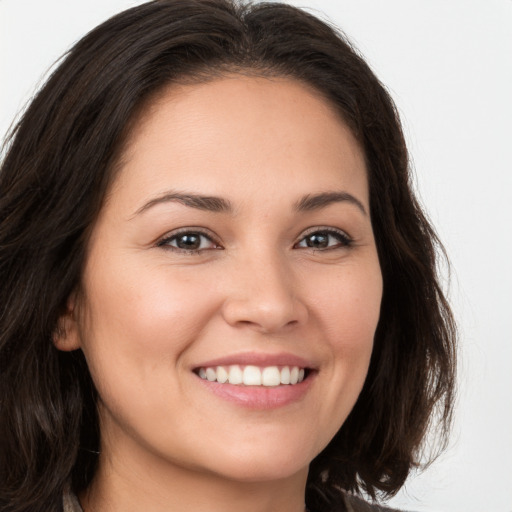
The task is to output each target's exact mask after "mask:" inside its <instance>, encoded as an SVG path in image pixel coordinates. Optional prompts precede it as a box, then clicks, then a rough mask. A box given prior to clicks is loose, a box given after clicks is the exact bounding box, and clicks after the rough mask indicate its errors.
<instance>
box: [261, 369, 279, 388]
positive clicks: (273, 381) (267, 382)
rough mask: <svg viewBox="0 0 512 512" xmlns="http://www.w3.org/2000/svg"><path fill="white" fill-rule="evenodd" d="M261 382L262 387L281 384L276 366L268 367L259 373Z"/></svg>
mask: <svg viewBox="0 0 512 512" xmlns="http://www.w3.org/2000/svg"><path fill="white" fill-rule="evenodd" d="M261 382H262V384H263V385H264V386H279V384H281V372H280V371H279V368H278V367H277V366H268V367H267V368H263V371H262V372H261Z"/></svg>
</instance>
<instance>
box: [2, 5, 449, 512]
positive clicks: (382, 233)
mask: <svg viewBox="0 0 512 512" xmlns="http://www.w3.org/2000/svg"><path fill="white" fill-rule="evenodd" d="M0 194H1V196H0V219H1V224H0V248H1V249H0V251H1V252H0V258H1V259H0V261H1V264H0V272H1V276H0V280H1V282H2V292H1V293H2V295H1V303H2V304H3V306H2V316H1V322H2V323H1V327H2V328H1V329H0V332H1V334H0V351H1V352H0V353H1V359H0V365H1V367H0V369H1V377H0V379H1V381H0V382H1V388H0V391H1V395H0V396H1V397H2V402H1V412H0V414H1V418H2V419H1V428H2V435H1V439H2V446H1V450H2V452H1V454H0V460H1V461H2V462H1V477H0V481H1V486H2V487H1V492H0V505H1V508H2V510H5V511H10V512H14V511H28V510H30V511H37V510H41V511H47V510H62V508H63V507H64V509H65V510H72V511H76V510H81V509H83V510H84V511H85V512H89V511H98V512H101V511H104V510H105V511H106V510H109V511H110V510H112V511H114V510H123V511H124V510H144V509H145V510H151V511H160V510H180V511H182V510H190V511H196V510H208V511H213V512H214V511H216V510H223V511H226V510H227V511H229V510H234V509H235V508H236V509H237V510H239V509H243V510H245V511H254V512H257V511H263V510H265V511H268V510H276V511H277V510H278V511H282V512H299V511H300V512H302V511H303V510H305V507H307V510H310V511H311V512H320V511H324V510H336V511H343V510H366V509H367V507H368V505H366V504H364V502H362V501H360V500H359V499H358V498H356V497H355V495H357V494H362V493H363V494H366V495H367V496H369V497H370V498H373V499H375V498H376V497H377V496H379V495H381V496H384V497H385V496H391V495H393V494H394V493H395V492H396V491H397V490H398V489H399V488H400V487H401V485H402V484H403V483H404V481H405V479H406V477H407V475H408V473H409V471H410V470H411V469H412V468H413V467H415V466H417V465H418V460H419V454H420V451H421V449H422V447H423V439H424V436H425V433H426V431H427V428H428V426H429V425H430V422H431V419H432V417H433V415H434V413H437V418H438V419H439V420H440V429H441V437H442V438H443V435H445V434H446V432H447V429H448V426H449V420H450V413H451V405H452V396H453V380H454V339H455V335H454V326H453V321H452V317H451V313H450V310H449V307H448V305H447V303H446V300H445V298H444V296H443V294H442V291H441V289H440V286H439V284H438V280H437V275H436V247H437V246H438V241H437V238H436V236H435V233H434V231H433V229H432V228H431V226H430V225H429V223H428V222H427V220H426V219H425V217H424V214H423V213H422V211H421V209H420V208H419V206H418V204H417V202H416V200H415V198H414V195H413V193H412V191H411V189H410V185H409V171H408V160H407V152H406V148H405V144H404V140H403V136H402V132H401V128H400V123H399V120H398V117H397V114H396V111H395V109H394V106H393V103H392V101H391V99H390V98H389V96H388V95H387V93H386V91H385V90H384V88H383V87H382V86H381V84H380V83H379V82H378V80H377V78H376V77H375V76H374V75H373V73H372V72H371V71H370V69H369V68H368V66H367V65H366V64H365V63H364V61H363V60H362V59H361V58H360V57H359V56H358V54H357V53H356V52H355V51H354V50H353V49H352V48H351V46H350V45H349V43H347V42H346V41H345V40H344V39H343V38H342V37H341V36H340V35H339V34H338V33H336V32H335V31H334V30H333V29H332V28H331V27H328V26H327V25H326V24H324V23H323V22H321V21H319V20H317V19H316V18H314V17H312V16H310V15H308V14H306V13H304V12H302V11H300V10H298V9H295V8H293V7H290V6H286V5H282V4H259V5H254V6H250V5H239V4H236V3H232V2H231V1H229V0H163V1H162V0H161V1H155V2H149V3H146V4H143V5H141V6H139V7H135V8H133V9H130V10H128V11H126V12H124V13H121V14H119V15H118V16H116V17H114V18H112V19H111V20H108V21H107V22H105V23H104V24H103V25H101V26H99V27H98V28H96V29H95V30H93V31H92V32H91V33H90V34H88V35H87V36H86V37H84V38H83V39H82V40H81V41H80V42H78V43H77V45H76V46H75V47H74V48H73V49H72V50H71V51H70V52H69V54H68V55H67V56H66V58H65V59H64V61H63V62H62V64H61V65H60V67H59V68H58V69H57V70H56V71H55V73H54V74H53V75H52V77H51V78H50V79H49V81H48V83H47V84H46V86H45V87H44V88H43V89H42V90H41V91H40V92H39V94H38V95H37V96H36V98H35V99H34V100H33V102H32V104H31V105H30V107H29V108H28V109H27V111H26V113H25V114H24V116H23V118H22V120H21V122H20V123H19V125H18V126H17V127H16V128H15V130H14V132H13V134H12V137H11V139H10V141H9V145H8V150H7V153H6V156H5V158H4V161H3V163H2V170H1V174H0ZM374 507H377V506H376V505H375V506H374ZM371 509H372V510H373V508H371ZM375 509H376V510H377V508H375Z"/></svg>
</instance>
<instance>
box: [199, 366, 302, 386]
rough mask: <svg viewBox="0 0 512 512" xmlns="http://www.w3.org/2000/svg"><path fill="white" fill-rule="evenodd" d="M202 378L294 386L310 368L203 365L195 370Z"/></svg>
mask: <svg viewBox="0 0 512 512" xmlns="http://www.w3.org/2000/svg"><path fill="white" fill-rule="evenodd" d="M195 373H196V375H198V376H199V377H200V378H201V379H203V380H207V381H210V382H218V383H220V384H231V385H235V386H263V387H277V386H284V385H290V386H294V385H295V384H299V383H300V382H302V381H303V380H304V379H306V378H307V377H308V375H309V373H310V370H309V369H308V368H301V367H299V366H264V367H259V366H254V365H246V366H242V365H238V364H233V365H229V366H214V367H201V368H198V369H197V370H195Z"/></svg>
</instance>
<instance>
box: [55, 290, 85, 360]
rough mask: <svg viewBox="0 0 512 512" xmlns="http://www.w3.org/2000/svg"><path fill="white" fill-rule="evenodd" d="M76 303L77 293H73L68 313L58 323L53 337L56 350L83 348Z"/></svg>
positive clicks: (67, 309)
mask: <svg viewBox="0 0 512 512" xmlns="http://www.w3.org/2000/svg"><path fill="white" fill-rule="evenodd" d="M76 303H77V297H76V293H75V292H73V293H72V294H71V295H70V296H69V299H68V301H67V303H66V311H65V312H64V313H63V314H62V315H61V316H60V317H59V320H58V321H57V327H56V329H55V331H54V332H53V336H52V337H53V344H54V345H55V348H57V349H58V350H63V351H64V352H70V351H72V350H77V349H79V348H80V346H81V343H80V332H79V329H78V321H77V308H76Z"/></svg>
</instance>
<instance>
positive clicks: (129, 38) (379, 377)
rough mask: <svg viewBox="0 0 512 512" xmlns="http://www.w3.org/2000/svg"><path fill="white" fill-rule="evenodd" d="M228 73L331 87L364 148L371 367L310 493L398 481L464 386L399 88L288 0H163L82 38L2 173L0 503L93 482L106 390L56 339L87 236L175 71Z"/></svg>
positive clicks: (21, 129)
mask: <svg viewBox="0 0 512 512" xmlns="http://www.w3.org/2000/svg"><path fill="white" fill-rule="evenodd" d="M226 72H231V73H232V72H238V73H253V74H257V75H260V76H286V77H291V78H294V79H296V80H299V81H302V82H304V83H306V84H308V85H309V86H311V87H313V88H314V89H315V90H317V91H318V92H320V93H321V94H322V95H323V96H324V97H325V98H326V99H327V100H328V101H329V102H330V103H331V104H332V105H333V108H335V109H336V110H337V111H338V112H339V113H340V115H341V116H342V117H343V119H344V120H345V122H346V123H347V124H348V126H349V127H350V128H351V129H352V131H353V133H354V135H355V136H356V138H357V140H358V141H359V142H360V144H361V146H362V148H363V149H364V153H365V156H366V162H367V169H368V179H369V186H370V208H371V217H372V224H373V229H374V232H375V237H376V243H377V249H378V253H379V259H380V265H381V269H382V274H383V279H384V295H383V301H382V310H381V316H380V320H379V325H378V328H377V333H376V337H375V348H374V352H373V355H372V360H371V364H370V369H369V373H368V377H367V380H366V383H365V386H364V389H363V391H362V393H361V395H360V397H359V399H358V401H357V403H356V405H355V407H354V409H353V411H352V412H351V414H350V416H349V417H348V419H347V420H346V421H345V423H344V424H343V426H342V427H341V429H340V431H339V432H338V433H337V435H336V436H335V438H334V439H333V440H332V442H331V443H330V444H329V446H328V447H327V448H326V449H325V450H324V451H323V452H322V453H320V454H319V455H318V457H317V458H316V459H315V460H314V461H313V462H312V464H311V467H310V473H309V479H308V487H307V496H306V500H307V503H308V505H309V506H310V507H311V508H312V509H315V510H322V509H323V507H324V506H325V501H326V500H328V499H329V496H333V495H335V494H336V493H337V492H338V491H339V489H345V490H348V491H353V492H356V493H358V492H362V491H365V492H367V493H369V494H370V495H371V496H373V497H375V496H376V495H377V494H378V493H383V494H385V495H392V494H394V493H395V492H396V491H397V490H398V489H399V488H400V487H401V485H402V484H403V483H404V481H405V479H406V477H407V475H408V473H409V472H410V470H411V468H413V467H415V466H417V465H418V463H419V457H420V454H421V449H422V446H423V440H424V437H425V433H426V432H427V429H428V427H429V425H430V423H431V421H432V419H433V418H435V419H436V420H437V422H438V423H437V424H438V425H439V431H440V434H441V437H440V439H441V444H442V441H443V440H444V439H445V436H446V433H447V431H448V427H449V423H450V417H451V411H452V402H453V392H454V391H453V389H454V368H455V327H454V322H453V319H452V315H451V312H450V309H449V306H448V304H447V301H446V299H445V297H444V295H443V292H442V290H441V287H440V284H439V279H438V276H437V264H438V254H439V249H440V244H439V241H438V239H437V237H436V235H435V232H434V230H433V228H432V227H431V225H430V224H429V222H428V220H427V219H426V217H425V215H424V213H423V212H422V209H421V208H420V206H419V205H418V202H417V201H416V199H415V197H414V194H413V192H412V190H411V183H410V179H411V178H410V170H409V162H408V155H407V150H406V146H405V142H404V137H403V134H402V130H401V126H400V121H399V119H398V115H397V112H396V109H395V107H394V105H393V102H392V100H391V98H390V97H389V95H388V93H387V92H386V90H385V88H384V87H383V86H382V85H381V84H380V82H379V81H378V79H377V78H376V77H375V75H374V74H373V73H372V71H371V70H370V68H369V67H368V65H367V64H366V63H365V62H364V60H363V59H362V58H361V56H360V55H359V54H358V53H357V51H356V50H355V49H354V48H353V47H352V46H351V45H350V43H349V42H348V41H347V39H346V38H345V37H344V36H343V35H342V34H341V33H339V32H337V31H336V30H335V29H333V28H332V27H330V26H328V25H327V24H326V23H324V22H322V21H320V20H318V19H317V18H315V17H313V16H311V15H309V14H307V13H306V12H304V11H301V10H299V9H297V8H294V7H291V6H289V5H284V4H279V3H272V4H266V3H259V4H254V5H251V4H244V3H238V2H236V1H235V0H233V1H231V0H158V1H153V2H148V3H145V4H143V5H140V6H138V7H135V8H132V9H130V10H127V11H125V12H123V13H121V14H119V15H117V16H115V17H113V18H111V19H110V20H108V21H106V22H105V23H103V24H102V25H100V26H99V27H97V28H96V29H94V30H93V31H92V32H90V33H89V34H88V35H86V36H85V37H84V38H83V39H82V40H81V41H79V42H78V43H77V44H76V45H75V46H74V48H72V49H71V50H70V52H69V53H68V54H67V56H66V57H65V59H64V60H63V61H62V63H61V64H60V66H59V67H58V68H57V69H56V71H55V72H54V73H53V75H52V76H51V77H50V79H49V80H48V82H47V83H46V85H45V86H44V87H43V88H42V89H41V91H40V92H39V93H38V94H37V96H36V97H35V98H34V100H33V101H32V103H31V105H30V106H29V108H28V109H27V110H26V112H25V113H24V115H23V117H22V119H21V121H20V122H19V124H18V125H17V126H16V127H15V128H14V130H13V132H12V134H11V137H10V138H9V140H8V141H7V146H6V155H5V158H4V161H3V163H2V167H1V171H0V283H1V289H0V304H1V306H0V308H1V309H0V509H1V510H3V511H5V512H22V511H29V510H30V511H31V512H37V511H47V510H52V509H55V510H59V508H60V502H61V496H62V492H63V489H64V488H65V487H66V486H67V485H68V483H71V485H72V487H73V489H74V490H75V491H77V492H78V491H80V490H81V489H84V488H85V487H87V485H88V484H89V482H90V481H91V478H92V476H93V474H94V471H95V465H96V461H97V451H98V449H99V431H98V419H97V413H96V391H95V388H94V385H93V383H92V381H91V378H90V375H89V372H88V369H87V366H86V364H85V360H84V358H83V355H82V353H81V352H80V351H76V352H74V353H63V352H59V351H57V350H56V349H55V348H54V346H53V343H52V334H53V333H54V332H55V329H56V328H57V320H58V318H59V316H60V314H61V313H62V312H63V311H64V310H65V306H66V300H67V298H68V297H69V295H70V293H71V292H72V291H73V290H75V289H76V288H77V286H79V283H80V279H81V271H82V267H83V264H84V258H85V250H86V246H87V237H88V233H89V232H90V229H91V227H92V226H93V225H94V222H95V219H96V217H97V215H98V212H99V210H100V208H101V205H102V203H103V201H104V198H105V194H106V192H107V190H108V187H109V184H110V183H111V182H112V180H113V178H114V176H115V173H116V163H117V162H118V160H119V156H120V154H121V152H122V148H123V142H124V141H125V139H126V137H127V134H128V133H129V131H130V123H131V121H132V120H133V119H134V118H135V117H136V116H137V114H138V113H139V111H140V110H141V109H143V108H144V105H145V104H146V103H147V102H148V101H149V99H150V98H151V97H152V96H153V95H154V94H156V93H157V92H158V91H159V90H161V88H162V87H165V86H168V84H170V83H173V82H183V81H189V82H197V81H204V80H210V79H212V78H214V77H215V76H220V75H222V74H223V73H226Z"/></svg>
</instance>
